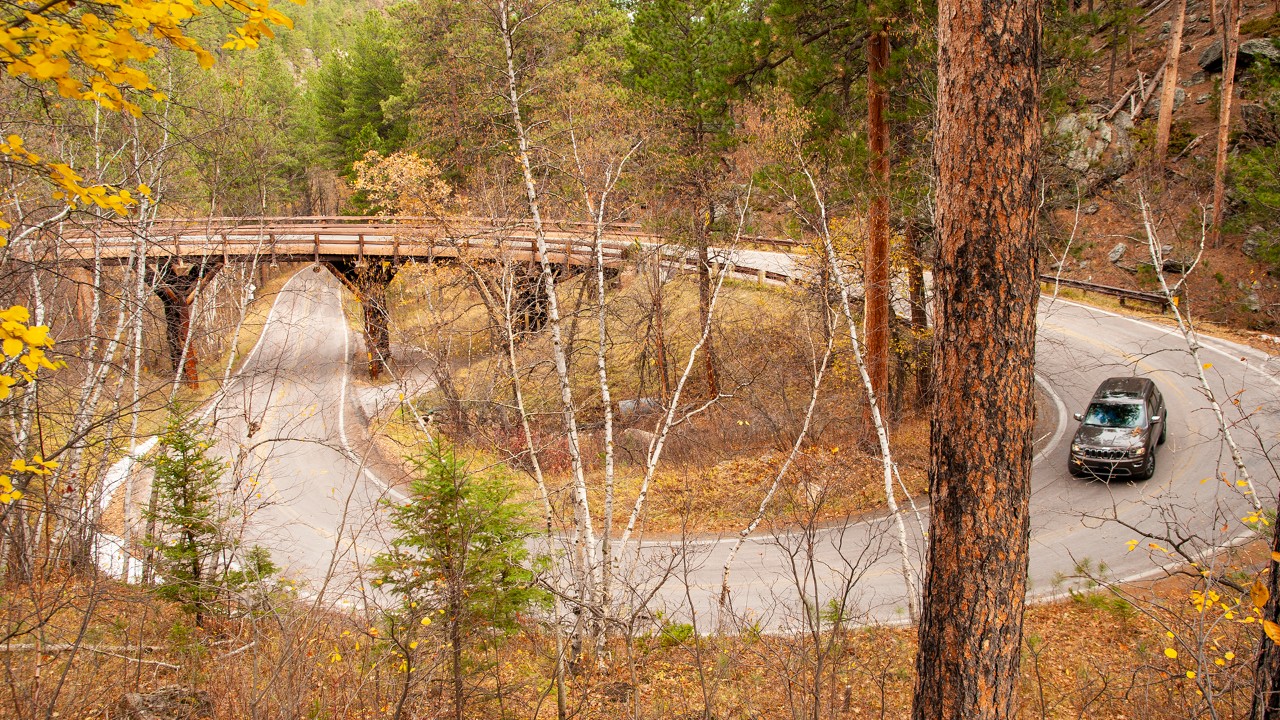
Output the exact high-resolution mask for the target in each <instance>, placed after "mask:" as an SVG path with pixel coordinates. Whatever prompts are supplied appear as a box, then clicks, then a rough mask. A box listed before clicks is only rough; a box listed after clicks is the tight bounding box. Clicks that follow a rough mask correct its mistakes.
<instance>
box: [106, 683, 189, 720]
mask: <svg viewBox="0 0 1280 720" xmlns="http://www.w3.org/2000/svg"><path fill="white" fill-rule="evenodd" d="M116 709H117V712H118V715H117V716H118V717H121V718H125V719H126V720H203V719H204V718H212V717H213V700H212V699H210V697H209V693H207V692H205V691H204V690H193V689H191V688H189V687H186V686H183V685H169V686H168V687H163V688H160V689H159V690H156V691H155V692H150V693H126V694H125V696H124V697H122V698H120V700H119V701H118V702H117V703H116Z"/></svg>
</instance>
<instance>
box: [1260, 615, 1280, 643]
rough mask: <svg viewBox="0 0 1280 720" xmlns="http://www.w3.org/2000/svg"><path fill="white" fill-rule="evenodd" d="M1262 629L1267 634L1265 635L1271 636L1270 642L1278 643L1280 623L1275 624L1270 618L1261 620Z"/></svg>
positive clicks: (1279, 640) (1279, 641)
mask: <svg viewBox="0 0 1280 720" xmlns="http://www.w3.org/2000/svg"><path fill="white" fill-rule="evenodd" d="M1262 630H1263V632H1265V633H1266V634H1267V637H1269V638H1271V642H1273V643H1280V625H1277V624H1275V623H1273V622H1271V621H1270V620H1263V621H1262Z"/></svg>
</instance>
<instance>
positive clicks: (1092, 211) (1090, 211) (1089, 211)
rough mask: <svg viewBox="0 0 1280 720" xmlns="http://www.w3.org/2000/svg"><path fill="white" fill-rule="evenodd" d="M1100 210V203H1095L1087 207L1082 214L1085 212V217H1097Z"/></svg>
mask: <svg viewBox="0 0 1280 720" xmlns="http://www.w3.org/2000/svg"><path fill="white" fill-rule="evenodd" d="M1100 209H1101V208H1099V207H1098V203H1096V202H1095V203H1089V204H1088V205H1085V206H1084V210H1083V211H1082V212H1084V214H1085V215H1097V214H1098V210H1100Z"/></svg>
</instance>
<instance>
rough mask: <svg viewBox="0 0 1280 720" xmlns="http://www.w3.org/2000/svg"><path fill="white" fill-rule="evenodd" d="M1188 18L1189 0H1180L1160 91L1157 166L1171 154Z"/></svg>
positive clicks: (1175, 14) (1157, 122)
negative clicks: (1175, 107) (1179, 71)
mask: <svg viewBox="0 0 1280 720" xmlns="http://www.w3.org/2000/svg"><path fill="white" fill-rule="evenodd" d="M1186 20H1187V0H1178V5H1177V7H1176V8H1174V11H1173V31H1172V32H1171V33H1169V49H1168V52H1167V53H1166V54H1165V62H1164V87H1162V88H1161V91H1160V115H1159V116H1158V118H1157V119H1156V148H1155V150H1156V157H1155V160H1156V167H1158V168H1159V167H1163V166H1164V159H1165V156H1166V155H1168V154H1169V133H1170V131H1171V130H1172V128H1173V104H1174V100H1176V99H1177V91H1178V60H1179V58H1181V56H1182V29H1183V26H1184V25H1185V24H1186Z"/></svg>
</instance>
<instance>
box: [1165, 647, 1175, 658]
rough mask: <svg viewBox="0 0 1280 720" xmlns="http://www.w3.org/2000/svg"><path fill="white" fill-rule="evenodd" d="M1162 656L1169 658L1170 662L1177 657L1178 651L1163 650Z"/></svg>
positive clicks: (1171, 649)
mask: <svg viewBox="0 0 1280 720" xmlns="http://www.w3.org/2000/svg"><path fill="white" fill-rule="evenodd" d="M1164 656H1165V657H1167V658H1169V659H1170V660H1173V659H1176V658H1177V657H1178V651H1177V650H1174V649H1173V648H1165V649H1164Z"/></svg>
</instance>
